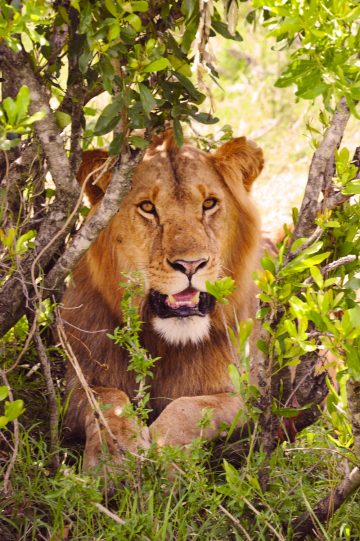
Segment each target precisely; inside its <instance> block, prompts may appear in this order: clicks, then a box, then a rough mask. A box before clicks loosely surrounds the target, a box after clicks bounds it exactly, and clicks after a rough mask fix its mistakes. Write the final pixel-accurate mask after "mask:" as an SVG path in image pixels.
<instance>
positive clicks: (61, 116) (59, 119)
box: [55, 111, 71, 130]
mask: <svg viewBox="0 0 360 541" xmlns="http://www.w3.org/2000/svg"><path fill="white" fill-rule="evenodd" d="M55 119H56V124H57V125H58V127H59V128H60V129H61V130H63V129H64V128H66V126H68V125H69V124H70V123H71V116H70V115H69V114H68V113H64V112H63V111H55Z"/></svg>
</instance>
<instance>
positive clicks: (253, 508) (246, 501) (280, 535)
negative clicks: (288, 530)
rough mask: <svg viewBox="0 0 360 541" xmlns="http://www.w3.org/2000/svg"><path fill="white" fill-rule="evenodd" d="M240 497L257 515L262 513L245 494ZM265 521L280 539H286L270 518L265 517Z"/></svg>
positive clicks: (284, 540)
mask: <svg viewBox="0 0 360 541" xmlns="http://www.w3.org/2000/svg"><path fill="white" fill-rule="evenodd" d="M240 498H241V499H242V500H243V501H244V502H245V503H246V505H247V506H248V507H249V509H251V511H253V513H255V515H257V516H260V515H261V513H260V511H258V510H257V509H256V507H254V505H253V504H252V503H251V502H249V500H248V499H247V498H245V496H242V495H240ZM264 521H265V524H266V526H267V527H268V528H269V530H271V531H272V532H273V534H274V535H275V537H277V538H278V539H279V541H286V539H285V537H283V536H282V534H281V533H279V532H277V531H276V530H275V528H274V526H273V525H272V524H270V522H269V521H268V520H266V519H264Z"/></svg>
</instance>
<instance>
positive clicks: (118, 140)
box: [109, 133, 124, 156]
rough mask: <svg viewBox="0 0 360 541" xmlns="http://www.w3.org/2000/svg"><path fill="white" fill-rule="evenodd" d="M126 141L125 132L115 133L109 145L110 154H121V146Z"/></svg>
mask: <svg viewBox="0 0 360 541" xmlns="http://www.w3.org/2000/svg"><path fill="white" fill-rule="evenodd" d="M123 142H124V134H123V133H118V134H117V135H115V137H114V139H113V140H112V141H111V143H110V146H109V156H116V155H117V154H120V151H121V147H122V145H123Z"/></svg>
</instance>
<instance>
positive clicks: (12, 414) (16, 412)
mask: <svg viewBox="0 0 360 541" xmlns="http://www.w3.org/2000/svg"><path fill="white" fill-rule="evenodd" d="M8 396H9V389H8V387H6V385H2V386H1V387H0V401H3V400H5V398H7V397H8ZM23 411H24V402H23V400H12V401H11V402H8V401H7V400H6V401H5V407H4V415H0V429H1V428H4V427H5V426H6V425H7V424H8V423H10V422H11V421H13V420H14V419H17V418H18V417H19V416H20V415H21V414H22V413H23Z"/></svg>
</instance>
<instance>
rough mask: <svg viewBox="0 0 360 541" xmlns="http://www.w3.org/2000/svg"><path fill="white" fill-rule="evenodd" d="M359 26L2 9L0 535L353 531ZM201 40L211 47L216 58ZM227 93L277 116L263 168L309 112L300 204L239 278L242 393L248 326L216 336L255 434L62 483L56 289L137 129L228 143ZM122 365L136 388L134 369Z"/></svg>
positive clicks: (85, 4)
mask: <svg viewBox="0 0 360 541" xmlns="http://www.w3.org/2000/svg"><path fill="white" fill-rule="evenodd" d="M359 20H360V7H359V5H358V3H357V2H356V0H325V1H324V2H320V1H318V0H269V1H267V2H263V1H262V0H253V1H248V2H238V1H237V0H227V1H226V2H217V1H214V2H212V1H207V2H205V1H204V0H200V1H196V0H184V1H178V0H174V1H171V2H158V1H157V0H153V1H149V2H148V1H146V0H144V1H143V0H141V1H129V2H121V1H120V0H119V1H118V0H106V1H105V2H102V1H100V0H93V1H89V0H59V1H57V2H54V3H52V2H47V1H45V0H28V1H23V2H21V1H19V0H13V1H11V2H5V1H4V0H0V68H1V72H2V79H1V86H2V102H1V106H0V149H1V156H0V168H1V171H0V172H1V175H2V177H1V178H2V180H1V192H0V193H1V217H2V220H1V222H2V225H1V229H0V241H1V275H2V276H1V291H0V308H1V310H0V330H1V335H2V337H3V338H2V346H1V356H2V358H1V372H0V375H1V377H2V385H1V386H0V400H1V402H0V407H1V410H0V415H1V416H0V436H1V444H0V445H1V447H0V466H1V468H2V471H3V476H4V481H3V486H2V493H1V496H0V498H1V516H0V521H1V522H0V533H1V538H2V539H5V540H9V541H10V540H17V539H23V540H27V539H36V540H38V539H52V540H55V539H56V540H59V539H64V540H65V539H74V540H80V539H84V540H85V539H86V540H88V539H99V540H100V539H104V540H105V539H106V540H110V539H114V540H115V539H116V540H119V539H124V540H127V539H144V540H145V539H154V540H155V539H156V540H158V539H164V540H165V539H184V540H185V539H192V538H198V539H239V540H243V539H253V540H261V539H263V540H268V539H275V538H276V539H288V540H291V539H304V538H305V536H306V535H309V536H315V535H316V536H317V538H320V539H339V540H340V539H344V540H345V539H357V538H358V537H359V536H360V527H359V495H358V494H356V489H357V488H358V487H359V486H360V473H359V468H358V466H359V461H360V419H359V411H360V383H359V382H360V353H359V345H360V308H359V306H358V303H357V301H356V292H357V290H358V289H359V285H360V279H359V277H358V275H357V273H358V270H359V267H358V255H359V215H360V207H359V200H358V194H359V192H360V180H359V165H360V156H359V154H360V152H359V149H357V148H356V149H353V148H352V149H351V150H350V149H348V148H346V147H345V146H342V144H341V143H342V138H343V136H344V134H345V137H346V127H347V125H348V122H349V124H350V130H351V133H353V134H357V135H358V134H359V131H356V128H354V126H356V122H358V118H359V112H358V105H357V102H358V100H359V97H360V69H359V68H360V65H359V58H358V51H359V47H360V30H359V28H360V27H359ZM215 40H217V41H215ZM223 40H226V44H224V42H223ZM230 43H231V45H229V44H230ZM259 44H260V49H261V50H260V52H258V51H257V52H256V51H255V49H256V47H258V46H259ZM230 46H231V53H230V54H228V53H227V54H226V51H228V50H229V47H230ZM212 48H213V49H215V50H216V51H218V50H219V49H221V50H222V51H225V53H224V52H221V50H220V51H219V52H218V61H217V62H216V63H215V62H214V58H213V55H212V53H211V49H212ZM234 51H235V52H237V53H236V54H234ZM264 58H266V68H267V69H268V70H269V66H272V65H273V64H272V63H277V66H280V67H279V68H278V67H277V69H280V73H278V76H277V78H276V80H275V81H272V80H271V78H272V75H271V74H270V75H269V72H267V73H265V69H264V66H265V63H264ZM274 58H276V60H274ZM262 62H263V63H262ZM256 63H259V64H260V68H259V66H256V65H255V64H256ZM261 68H262V69H263V71H264V73H263V72H262V71H261ZM217 70H219V72H220V73H223V74H224V76H223V77H222V78H221V77H220V84H222V85H224V83H228V84H230V82H231V81H232V82H236V81H239V80H241V81H242V84H243V86H242V87H241V85H240V90H235V92H236V93H237V92H239V93H241V92H242V90H243V94H244V95H243V96H236V97H235V99H236V102H234V104H233V105H229V103H226V105H225V107H224V105H222V106H219V107H218V109H216V110H215V112H214V111H213V103H214V100H215V101H216V97H217V95H218V93H219V92H220V90H219V89H218V87H216V83H217V82H218V81H219V80H218V73H217ZM269 71H271V69H270V70H269ZM235 72H236V73H235ZM245 80H251V87H250V88H251V90H250V91H249V87H248V86H246V85H244V81H245ZM273 83H274V84H275V89H274V88H273V87H272V84H273ZM285 87H289V88H285ZM238 88H239V87H238ZM259 88H261V91H260V90H259ZM293 91H294V92H295V96H296V97H297V103H296V104H294V105H291V108H292V110H291V111H290V112H289V108H288V109H287V108H286V103H287V101H289V100H292V99H293V97H292V96H293ZM252 92H253V93H255V95H256V96H257V107H256V108H257V111H256V112H254V108H255V107H254V101H251V93H252ZM245 94H246V95H245ZM269 98H270V101H271V100H272V101H271V109H272V110H271V112H270V111H269V109H270V106H269ZM230 99H231V95H229V100H230ZM237 100H239V102H241V104H242V106H243V107H244V117H249V116H253V115H254V116H255V117H256V121H255V122H257V121H258V118H259V115H258V111H260V116H261V117H262V118H270V114H271V116H272V117H274V116H275V117H276V118H277V121H278V122H279V132H280V134H281V135H279V137H276V129H275V135H274V130H271V127H270V129H269V133H270V135H267V134H266V130H265V132H264V133H265V135H264V144H265V147H266V145H267V141H268V144H269V146H271V152H272V153H275V154H277V153H279V150H277V149H278V148H280V145H281V149H282V150H283V148H284V146H283V142H282V141H283V140H284V138H285V139H286V138H290V134H289V131H290V130H289V128H288V127H287V125H288V124H289V117H291V115H293V114H294V111H296V112H298V114H300V115H302V114H303V111H304V103H305V102H306V100H308V103H311V104H312V105H313V109H312V110H313V111H316V114H317V115H318V118H317V119H316V121H315V120H314V121H312V122H311V123H309V124H308V134H309V139H310V138H311V144H312V150H314V154H313V157H312V160H311V164H310V168H309V174H308V183H307V187H306V192H305V197H304V201H303V203H302V205H301V208H300V210H294V211H293V227H290V228H289V227H285V229H284V234H283V239H282V241H281V242H280V243H279V245H278V256H277V257H276V258H273V257H270V256H269V255H266V256H265V257H264V258H263V259H262V270H259V272H258V273H257V276H256V278H255V279H256V281H257V285H258V287H259V291H260V293H259V299H260V307H259V311H258V314H257V317H258V318H259V319H260V320H261V321H262V333H261V337H260V340H259V342H258V347H259V349H260V351H261V352H262V353H263V355H262V362H261V366H260V367H259V373H260V378H261V380H260V381H261V383H262V385H261V386H260V388H259V389H254V388H253V387H252V386H250V385H249V383H248V369H247V368H248V364H249V359H248V358H247V353H246V352H247V348H246V341H247V338H248V335H249V332H250V330H251V323H250V322H242V323H240V324H239V328H238V329H235V330H234V332H233V333H232V338H233V341H234V344H235V346H236V348H237V350H238V352H239V362H240V363H241V364H242V366H243V367H244V373H241V374H240V373H239V372H238V370H237V369H236V368H235V366H232V367H231V368H230V371H231V375H232V379H233V382H234V385H235V388H236V389H237V391H238V392H241V393H242V394H244V395H245V396H246V397H247V404H248V406H247V411H246V415H247V417H248V418H250V419H251V420H252V422H253V430H252V431H251V433H250V434H242V435H241V440H240V441H234V439H235V434H232V437H229V438H228V440H227V441H226V442H225V443H224V442H222V444H221V446H219V445H218V446H216V447H215V448H213V447H212V446H204V445H203V444H202V443H201V442H199V441H195V442H194V444H193V446H192V448H191V449H190V450H189V452H188V453H186V454H184V453H183V451H182V450H178V449H168V450H166V452H164V453H162V454H161V455H159V454H158V453H157V451H156V449H152V450H151V451H150V453H149V455H147V456H146V457H143V459H142V460H141V461H139V460H136V459H135V458H133V457H129V460H128V464H127V468H126V469H120V470H119V471H114V470H112V471H111V472H110V473H109V475H108V476H107V477H105V479H103V478H101V477H99V476H96V475H90V474H86V475H85V474H82V473H81V458H80V457H81V449H78V448H77V447H74V446H72V447H69V446H65V445H63V444H62V443H61V439H60V437H59V434H61V422H62V419H63V413H64V408H66V404H65V405H64V402H63V373H64V360H65V358H66V351H64V349H63V348H62V347H60V346H59V345H56V344H55V343H54V338H53V334H52V331H51V328H52V327H54V326H55V325H56V321H57V318H58V309H57V306H58V302H59V300H60V298H61V294H62V291H63V287H64V280H65V278H66V277H67V276H68V275H69V273H71V270H72V268H73V267H74V265H75V264H76V262H77V261H78V259H79V258H80V257H81V255H82V254H83V253H84V251H85V250H86V249H87V248H88V246H89V245H90V243H91V242H92V241H93V240H94V238H95V237H96V235H97V234H98V232H99V231H100V230H101V228H103V227H104V226H105V225H106V223H108V221H109V220H110V219H111V217H112V216H113V214H114V212H115V211H116V207H117V204H118V200H119V198H121V196H122V194H123V191H124V184H125V183H126V181H127V180H128V177H129V176H131V169H132V167H133V166H134V164H135V163H136V162H137V160H138V159H139V157H141V153H142V151H143V149H144V147H146V145H147V144H148V141H149V140H150V138H151V135H152V133H153V132H154V131H156V130H157V129H159V128H162V127H163V126H164V125H165V124H170V125H171V126H172V127H173V131H174V134H175V137H176V140H177V143H178V144H179V145H181V144H182V142H183V138H184V135H183V133H184V131H185V132H186V133H188V135H189V137H194V139H195V140H196V141H197V143H198V144H199V145H201V146H202V147H203V148H205V149H209V148H213V147H215V146H216V145H217V142H218V141H219V140H226V139H227V138H230V137H231V136H232V127H231V126H229V125H228V123H229V119H231V120H233V121H234V122H235V117H234V110H236V109H237V105H236V104H237V103H238V101H237ZM262 100H264V101H262ZM226 108H227V109H226ZM229 110H230V113H229ZM249 111H250V113H249ZM215 114H218V116H220V118H221V121H220V123H218V124H216V123H217V122H218V119H217V118H216V117H215V116H214V115H215ZM314 114H315V113H314ZM267 115H268V116H267ZM225 120H226V122H227V125H224V124H223V122H224V121H225ZM255 122H254V124H253V125H252V126H251V128H252V131H254V132H255V131H256V125H255ZM207 125H211V127H210V128H209V127H207ZM218 126H221V127H220V129H219V127H218ZM139 129H140V130H143V131H142V136H141V137H140V136H139V133H138V132H137V131H136V130H139ZM214 133H216V137H214V136H213V134H214ZM236 135H241V134H236ZM246 135H248V134H246ZM195 136H196V137H195ZM267 137H268V139H267ZM280 137H281V139H282V141H281V142H280ZM294 137H295V138H297V137H298V134H297V133H296V134H295V136H294V134H293V133H292V134H291V140H292V141H294ZM299 138H300V135H299ZM270 139H271V141H270ZM261 142H262V141H261V136H260V143H261ZM356 143H357V141H355V144H356ZM103 145H109V151H110V154H111V155H113V156H119V155H121V156H122V165H121V166H118V168H117V170H118V177H117V178H119V175H120V178H123V180H124V183H121V182H120V183H118V185H116V186H112V187H111V192H110V195H109V197H105V198H104V205H102V208H101V210H100V212H98V213H96V214H95V215H93V216H92V218H91V219H90V220H88V221H87V222H86V224H85V225H83V226H82V227H81V229H79V227H80V225H81V224H82V223H83V217H84V216H85V215H86V214H87V212H88V208H87V207H86V205H85V204H84V202H83V200H82V194H81V193H80V191H79V188H78V186H77V183H76V180H75V175H76V171H77V168H78V166H79V162H80V160H81V152H82V150H83V149H87V148H92V147H98V146H103ZM309 148H310V145H309ZM265 149H266V148H265ZM308 152H309V150H307V153H308ZM353 152H354V155H353ZM305 155H306V152H305ZM289 156H291V152H290V151H289ZM290 159H291V158H290ZM294 159H297V157H296V156H295V158H294ZM279 161H281V160H279ZM124 164H125V165H124ZM115 169H116V168H115ZM119 171H120V172H119ZM278 225H280V224H277V226H278ZM119 279H120V277H119ZM222 286H225V288H224V287H222ZM226 286H227V284H226V282H225V283H222V284H221V283H220V284H215V285H214V286H213V288H215V289H213V292H214V294H216V295H219V296H222V295H223V294H224V293H226V291H224V289H226ZM135 294H136V291H133V290H131V289H130V290H129V295H128V296H127V298H126V304H125V305H124V306H123V310H125V311H127V313H128V316H129V320H130V322H131V325H130V326H129V328H128V329H126V331H125V332H124V333H122V334H121V333H120V334H119V332H118V334H117V336H118V337H119V336H120V335H121V344H122V345H125V346H126V347H128V348H129V350H130V353H131V348H132V347H133V346H134V344H135V345H136V344H137V328H138V324H139V321H138V316H137V314H136V311H134V308H133V306H132V298H133V296H134V295H135ZM115 335H116V333H115ZM325 353H326V355H324V354H325ZM142 354H143V357H142V361H143V362H141V359H136V363H135V362H134V363H133V364H134V369H135V370H136V371H137V372H138V375H139V381H140V384H141V381H143V376H144V375H146V373H147V371H148V370H150V369H151V367H150V366H148V365H147V364H146V362H147V359H146V354H145V352H142ZM319 359H320V360H321V364H322V365H324V367H325V368H326V367H327V365H328V364H329V362H330V360H331V362H332V363H333V365H334V366H335V369H336V370H335V371H336V372H337V376H336V378H335V379H336V383H335V381H334V380H333V381H331V380H330V379H329V378H326V377H325V372H324V371H322V372H321V371H320V373H318V372H317V371H316V370H317V368H316V367H317V366H318V365H319ZM293 367H296V378H295V382H291V381H290V379H291V378H290V369H292V368H293ZM294 389H295V390H296V401H295V400H294V399H293V398H294ZM326 395H327V398H326V407H325V408H324V409H321V408H319V404H320V403H321V402H322V401H323V399H324V397H325V396H326ZM274 397H276V398H274ZM143 398H144V400H143V401H142V402H141V404H140V410H139V412H138V413H139V414H140V415H142V416H144V417H146V393H144V394H143ZM299 414H300V415H299ZM207 421H208V420H207V419H206V418H204V420H203V422H204V423H206V422H207ZM294 428H296V429H297V431H298V433H297V435H296V440H295V442H293V441H290V440H292V438H291V437H290V436H294V434H292V433H290V432H292V431H293V429H294ZM346 497H347V501H346V503H344V505H342V507H341V509H340V510H339V511H338V512H337V513H336V514H335V515H334V516H333V518H331V517H332V515H333V514H334V512H335V511H336V509H337V508H338V507H339V506H340V505H341V504H343V502H344V501H345V499H346ZM302 513H305V515H304V516H302V517H301V515H302ZM298 517H300V519H299V518H298ZM330 518H331V520H330V521H329V520H328V519H330ZM313 530H315V531H316V534H315V533H314V531H313Z"/></svg>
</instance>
